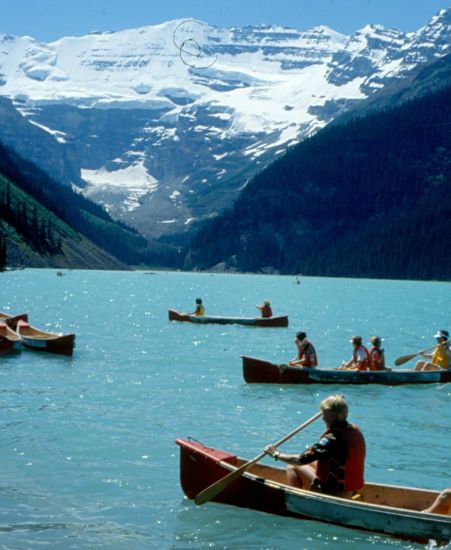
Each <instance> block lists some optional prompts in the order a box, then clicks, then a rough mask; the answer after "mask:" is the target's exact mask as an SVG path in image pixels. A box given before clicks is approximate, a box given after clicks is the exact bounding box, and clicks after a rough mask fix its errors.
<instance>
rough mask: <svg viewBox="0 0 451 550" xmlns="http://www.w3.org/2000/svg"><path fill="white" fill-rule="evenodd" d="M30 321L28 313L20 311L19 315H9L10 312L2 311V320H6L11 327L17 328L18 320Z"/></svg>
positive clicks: (0, 316)
mask: <svg viewBox="0 0 451 550" xmlns="http://www.w3.org/2000/svg"><path fill="white" fill-rule="evenodd" d="M20 320H22V321H28V315H27V314H26V313H18V314H17V315H9V314H8V313H2V312H1V311H0V321H5V322H6V323H7V324H8V325H9V326H10V327H12V328H15V327H16V325H17V321H20Z"/></svg>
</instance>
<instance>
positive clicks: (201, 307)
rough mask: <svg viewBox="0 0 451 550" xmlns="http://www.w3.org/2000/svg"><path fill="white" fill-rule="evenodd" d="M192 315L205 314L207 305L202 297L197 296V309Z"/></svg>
mask: <svg viewBox="0 0 451 550" xmlns="http://www.w3.org/2000/svg"><path fill="white" fill-rule="evenodd" d="M190 315H195V316H196V317H203V316H204V315H205V307H204V305H203V303H202V299H201V298H196V309H195V310H194V311H193V312H192V313H190Z"/></svg>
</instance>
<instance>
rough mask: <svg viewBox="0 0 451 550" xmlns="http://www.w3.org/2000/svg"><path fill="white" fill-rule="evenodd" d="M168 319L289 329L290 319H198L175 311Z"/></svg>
mask: <svg viewBox="0 0 451 550" xmlns="http://www.w3.org/2000/svg"><path fill="white" fill-rule="evenodd" d="M168 317H169V320H170V321H180V322H187V323H197V324H201V325H205V324H215V325H246V326H253V327H287V326H288V317H287V316H286V315H284V316H281V317H268V318H263V317H207V316H203V317H196V316H195V315H187V314H185V313H180V312H179V311H176V310H174V309H169V310H168Z"/></svg>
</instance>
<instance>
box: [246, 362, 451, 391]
mask: <svg viewBox="0 0 451 550" xmlns="http://www.w3.org/2000/svg"><path fill="white" fill-rule="evenodd" d="M242 361H243V377H244V379H245V380H246V382H248V383H259V384H384V385H388V386H398V385H401V384H433V383H446V382H451V370H447V371H446V370H442V371H421V372H417V371H413V370H391V371H345V370H335V369H301V368H299V367H289V366H288V365H277V364H275V363H271V362H270V361H265V360H263V359H256V358H253V357H246V356H242Z"/></svg>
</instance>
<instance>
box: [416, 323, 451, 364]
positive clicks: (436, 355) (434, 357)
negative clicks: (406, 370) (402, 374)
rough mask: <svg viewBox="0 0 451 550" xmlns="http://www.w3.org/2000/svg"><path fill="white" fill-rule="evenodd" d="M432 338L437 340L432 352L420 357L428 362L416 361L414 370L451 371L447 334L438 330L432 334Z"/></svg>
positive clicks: (450, 350)
mask: <svg viewBox="0 0 451 550" xmlns="http://www.w3.org/2000/svg"><path fill="white" fill-rule="evenodd" d="M434 338H436V339H437V345H436V346H435V349H434V351H433V352H432V353H431V354H429V353H422V354H421V355H422V356H423V357H424V358H425V359H430V361H418V363H417V364H416V365H415V370H441V369H451V348H450V346H449V332H448V331H447V330H444V329H442V330H438V331H437V332H436V333H435V334H434Z"/></svg>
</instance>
